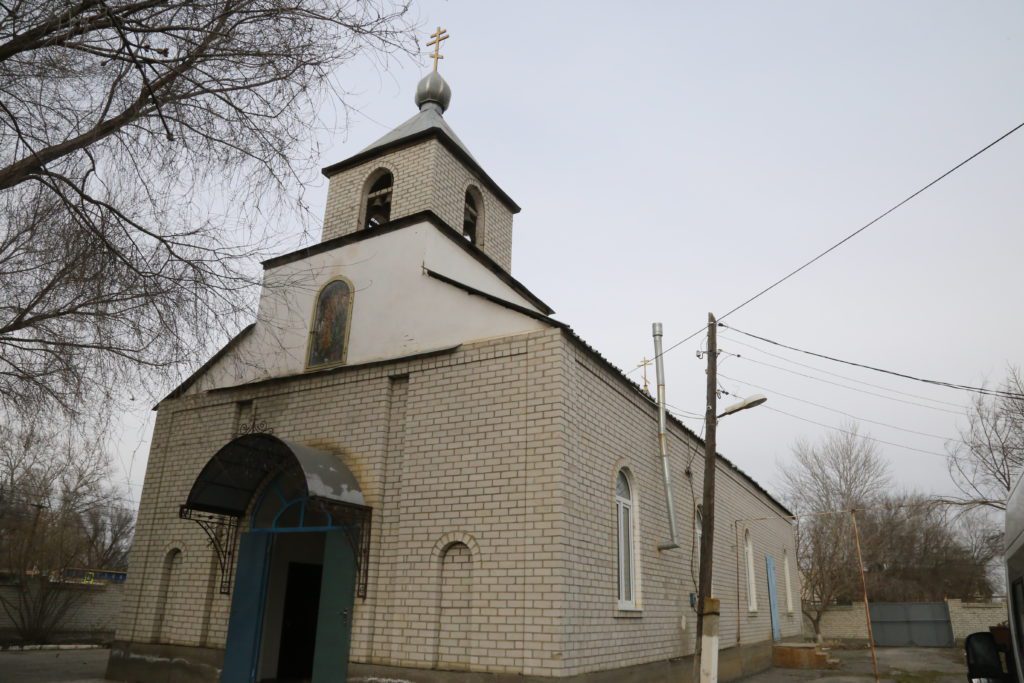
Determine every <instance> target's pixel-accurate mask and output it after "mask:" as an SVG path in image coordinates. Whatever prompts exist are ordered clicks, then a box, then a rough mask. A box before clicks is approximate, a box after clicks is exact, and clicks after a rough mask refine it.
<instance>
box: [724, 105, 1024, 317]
mask: <svg viewBox="0 0 1024 683" xmlns="http://www.w3.org/2000/svg"><path fill="white" fill-rule="evenodd" d="M1021 128H1024V122H1021V123H1019V124H1017V125H1016V126H1014V127H1013V128H1011V129H1010V130H1008V131H1007V132H1005V133H1003V134H1002V135H1000V136H999V137H998V138H996V139H995V140H993V141H992V142H990V143H988V144H987V145H985V146H984V147H982V148H981V149H979V150H978V151H977V152H975V153H974V154H972V155H971V156H969V157H967V158H966V159H964V160H963V161H961V162H960V163H958V164H957V165H956V166H954V167H953V168H951V169H949V170H948V171H946V172H945V173H943V174H942V175H940V176H939V177H938V178H935V179H934V180H932V181H931V182H930V183H928V184H927V185H925V186H924V187H922V188H920V189H919V190H917V191H916V192H913V193H912V194H910V195H907V197H905V198H904V199H902V200H901V201H900V202H898V203H897V204H895V205H893V206H892V207H891V208H889V209H887V210H885V211H884V212H882V213H881V214H879V215H878V216H876V217H875V218H872V219H871V220H870V221H868V222H867V223H865V224H864V225H862V226H861V227H859V228H857V229H856V230H854V231H853V232H851V233H850V234H849V235H847V236H846V237H844V238H843V239H841V240H839V241H838V242H836V243H835V244H833V245H832V246H831V247H829V248H828V249H826V250H825V251H823V252H821V253H820V254H818V255H817V256H815V257H814V258H812V259H811V260H810V261H807V262H806V263H804V264H803V265H802V266H800V267H799V268H797V269H796V270H793V271H790V272H789V274H787V275H785V276H783V277H782V278H780V279H778V280H776V281H775V282H773V283H772V284H770V285H768V286H767V287H765V288H764V289H762V290H761V291H760V292H758V293H757V294H755V295H754V296H752V297H750V298H749V299H747V300H746V301H744V302H743V303H741V304H740V305H739V306H736V307H735V308H733V309H731V310H730V311H728V312H727V313H726V314H725V315H723V316H721V317H720V318H719V320H724V319H725V318H726V316H729V315H732V314H733V313H735V312H736V311H738V310H740V309H741V308H743V307H744V306H746V305H747V304H749V303H751V302H753V301H755V300H757V299H759V298H761V297H762V296H764V295H765V294H767V293H768V292H770V291H771V290H773V289H775V288H776V287H778V286H779V285H781V284H782V283H783V282H785V281H786V280H788V279H789V278H791V277H793V276H794V275H796V274H797V273H799V272H800V271H802V270H803V269H804V268H807V267H808V266H810V265H811V264H813V263H814V262H816V261H818V260H819V259H821V258H823V257H824V256H827V255H828V254H830V253H831V252H833V251H835V250H836V249H838V248H839V247H841V246H842V245H844V244H846V243H847V242H849V241H850V240H852V239H853V238H854V237H856V236H857V235H859V234H861V233H862V232H864V231H865V230H867V229H868V228H870V227H871V226H872V225H874V224H875V223H877V222H878V221H880V220H882V219H883V218H885V217H886V216H888V215H889V214H891V213H892V212H893V211H895V210H896V209H898V208H900V207H901V206H903V205H904V204H906V203H907V202H909V201H910V200H911V199H913V198H914V197H916V196H917V195H919V194H921V193H922V192H924V191H925V190H928V189H929V188H931V187H932V186H933V185H935V184H936V183H938V182H939V181H941V180H943V179H944V178H946V177H947V176H950V175H952V174H953V173H955V172H956V171H958V170H959V169H960V168H962V167H963V166H965V165H967V164H968V163H970V162H971V161H973V160H974V159H976V158H978V157H979V156H981V155H982V154H984V153H985V152H987V151H988V150H990V149H992V148H993V147H995V146H996V145H998V144H999V143H1000V142H1002V141H1003V140H1005V139H1006V138H1008V137H1010V136H1011V135H1013V134H1014V133H1016V132H1017V131H1018V130H1020V129H1021Z"/></svg>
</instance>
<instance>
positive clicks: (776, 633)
mask: <svg viewBox="0 0 1024 683" xmlns="http://www.w3.org/2000/svg"><path fill="white" fill-rule="evenodd" d="M764 562H765V565H766V567H767V569H768V608H769V610H768V611H769V612H771V617H772V640H782V625H781V624H779V595H778V589H777V588H776V585H775V558H774V557H772V556H771V555H765V556H764Z"/></svg>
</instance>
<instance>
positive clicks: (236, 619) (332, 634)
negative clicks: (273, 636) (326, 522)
mask: <svg viewBox="0 0 1024 683" xmlns="http://www.w3.org/2000/svg"><path fill="white" fill-rule="evenodd" d="M282 533H323V534H325V551H324V552H325V555H324V564H323V567H324V569H323V578H322V579H321V588H320V595H321V612H320V617H319V618H318V620H317V642H316V644H317V647H316V649H315V650H314V654H313V667H314V668H313V683H345V681H346V680H347V679H348V654H349V646H350V644H351V638H352V609H353V607H354V597H355V582H356V571H355V552H354V550H353V549H352V547H351V543H350V541H349V538H348V531H347V529H346V528H345V527H339V526H329V527H328V526H325V527H298V528H277V529H254V530H252V531H247V532H245V533H244V534H242V535H241V538H240V541H239V546H238V564H237V571H236V574H235V584H234V585H235V588H234V595H233V596H232V599H231V616H230V618H229V621H228V636H227V642H226V643H225V650H224V667H223V669H222V670H221V677H220V683H256V680H257V676H258V674H259V663H260V655H261V648H260V644H261V641H262V636H263V615H264V610H265V609H266V603H267V590H268V588H269V578H270V558H271V553H272V549H273V545H274V543H273V539H274V535H275V534H282ZM325 598H327V602H328V603H329V604H328V605H326V606H325V604H324V603H325ZM325 607H326V609H325ZM328 644H329V647H325V645H328Z"/></svg>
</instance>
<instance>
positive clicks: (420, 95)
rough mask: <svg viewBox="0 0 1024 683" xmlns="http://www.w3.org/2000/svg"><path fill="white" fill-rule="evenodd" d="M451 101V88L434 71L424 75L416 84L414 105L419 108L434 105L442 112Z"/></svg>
mask: <svg viewBox="0 0 1024 683" xmlns="http://www.w3.org/2000/svg"><path fill="white" fill-rule="evenodd" d="M451 101H452V89H451V87H450V86H449V85H448V83H447V82H446V81H445V80H444V78H442V77H441V74H439V73H437V72H436V71H431V72H430V73H429V74H427V75H426V76H424V77H423V80H421V81H420V82H419V85H417V86H416V106H417V107H419V108H420V109H421V110H422V109H424V108H425V107H428V106H430V105H434V106H436V107H437V108H438V109H440V112H441V113H444V112H445V110H447V109H448V105H449V104H450V103H451Z"/></svg>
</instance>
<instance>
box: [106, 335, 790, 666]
mask: <svg viewBox="0 0 1024 683" xmlns="http://www.w3.org/2000/svg"><path fill="white" fill-rule="evenodd" d="M248 400H251V401H253V406H254V407H255V412H256V415H257V416H258V418H259V419H260V420H261V421H266V422H267V423H268V424H269V425H270V426H271V427H272V428H273V429H274V433H275V435H277V436H280V437H283V438H287V439H289V440H294V441H297V442H301V443H307V444H310V445H312V446H315V447H317V448H322V449H328V450H331V451H332V452H336V453H338V454H340V455H339V457H341V459H342V460H344V462H345V464H346V465H347V466H348V467H349V468H350V469H351V470H352V472H353V473H354V474H355V476H356V477H357V478H358V480H359V482H360V484H361V487H362V489H363V492H364V495H365V496H366V499H367V503H368V504H369V505H370V506H372V507H373V509H374V514H373V524H374V528H373V532H372V539H373V541H372V545H371V559H370V567H369V591H368V596H367V599H366V600H365V602H364V601H360V600H357V602H356V608H355V621H354V629H353V645H352V658H353V659H354V660H355V661H361V662H368V663H375V664H387V665H395V666H410V667H419V668H432V667H437V666H443V667H445V668H456V669H465V670H478V671H492V672H506V673H523V674H528V675H529V674H533V675H550V676H566V675H572V674H575V673H580V672H585V671H593V670H599V669H609V668H617V667H622V666H627V665H630V664H638V663H643V662H650V661H656V660H660V659H665V658H669V657H675V656H679V655H683V654H688V653H690V652H692V650H693V628H694V619H693V616H694V615H693V612H692V610H691V609H690V607H689V593H691V592H693V591H694V584H693V579H692V576H691V569H690V565H691V553H690V545H691V543H692V537H693V531H692V526H693V522H692V510H693V504H694V500H693V494H692V493H691V485H690V482H689V481H688V479H687V478H686V477H685V476H684V474H683V472H684V469H685V467H686V464H687V462H688V461H689V460H690V455H691V453H692V452H693V450H692V449H694V448H697V447H698V446H697V444H696V441H695V439H694V438H693V437H692V436H690V435H687V434H684V433H683V431H682V430H681V429H680V428H678V427H677V426H674V425H673V427H672V433H671V437H670V449H671V458H672V467H673V475H674V477H675V479H674V484H675V491H674V493H675V499H676V501H677V506H678V524H679V527H680V530H681V534H682V544H683V546H684V548H683V549H679V550H674V551H669V552H665V553H659V552H658V550H657V549H656V546H657V545H658V544H659V543H661V542H663V541H664V540H665V539H666V536H667V523H666V517H665V510H664V499H663V495H662V485H661V475H660V464H659V460H658V455H657V421H656V413H655V409H654V407H653V406H652V405H651V404H650V403H649V402H647V401H645V400H643V399H641V398H640V397H639V396H637V395H636V393H635V392H634V391H633V390H632V389H631V388H630V386H629V385H628V384H627V383H625V382H624V381H623V380H622V379H621V378H619V377H618V376H617V375H616V374H614V373H613V372H612V371H610V370H609V369H608V368H607V367H605V366H604V365H602V364H600V363H597V362H596V361H594V360H593V359H592V358H591V357H590V356H589V355H588V354H586V353H584V352H582V351H581V349H580V347H578V346H577V345H576V344H575V343H574V342H572V341H571V340H570V339H569V338H568V337H567V336H566V335H565V334H564V333H563V332H562V331H561V330H559V329H550V330H545V331H542V332H537V333H531V334H525V335H520V336H515V337H508V338H504V339H498V340H493V341H488V342H481V343H475V344H467V345H464V346H463V347H460V349H458V350H457V351H455V352H451V353H448V354H443V355H439V356H434V357H430V358H421V359H418V360H411V361H400V362H393V363H387V364H381V365H376V366H372V367H361V368H350V369H343V370H340V371H338V372H334V373H330V374H326V375H318V376H313V377H304V376H299V377H296V378H293V379H288V380H283V381H273V382H268V383H264V384H262V385H255V386H248V387H241V388H238V389H235V390H226V391H215V392H209V393H205V394H200V395H197V396H188V397H184V398H180V399H176V400H173V401H168V402H165V403H163V404H162V405H161V406H160V410H159V411H158V415H157V421H156V426H155V430H154V436H153V445H152V450H151V454H150V460H149V468H148V471H147V473H146V480H145V488H144V490H143V493H142V498H141V509H140V513H139V522H138V534H137V538H136V543H135V547H134V548H133V551H132V556H131V566H130V576H131V581H130V582H129V584H128V587H127V594H126V596H125V597H126V599H125V609H124V616H123V620H122V622H121V627H120V629H119V631H118V637H119V638H120V639H124V640H129V641H138V642H153V641H159V642H167V643H174V644H179V645H195V646H210V647H222V646H223V643H224V640H225V636H226V628H227V619H228V612H229V608H230V597H229V596H223V595H220V594H219V593H218V592H217V589H216V587H217V582H218V579H219V577H218V574H217V572H216V570H215V566H214V563H213V553H212V551H211V549H210V547H209V543H208V541H207V539H206V537H205V535H204V534H203V532H202V531H201V530H200V529H199V528H198V527H197V526H196V525H195V524H194V523H191V522H188V521H183V520H180V519H178V515H177V510H178V506H179V505H180V504H181V503H182V502H184V500H185V498H186V496H187V494H188V491H189V488H190V487H191V485H192V483H193V481H194V480H195V478H196V476H197V475H198V473H199V471H200V469H201V468H202V466H203V465H204V464H205V463H206V462H207V461H208V460H209V458H210V457H211V456H212V455H213V454H214V453H215V452H216V451H217V449H218V448H219V447H220V446H222V445H224V444H225V443H227V442H228V441H229V440H230V438H231V434H232V433H233V431H234V430H235V428H236V426H237V424H238V420H239V404H238V402H240V401H248ZM621 465H627V466H628V467H630V469H631V472H632V473H633V475H634V478H635V481H636V488H637V513H638V515H639V524H640V535H639V537H638V543H639V549H640V551H639V554H640V562H639V571H640V582H641V591H642V593H641V600H642V605H641V606H642V612H639V613H633V614H628V615H626V614H621V613H619V612H618V611H617V610H616V588H615V585H616V583H615V582H616V571H617V569H616V561H615V540H614V536H615V514H614V481H615V473H616V471H617V468H618V467H619V466H621ZM691 466H692V468H693V477H694V479H693V492H697V495H699V489H700V484H699V482H700V480H701V457H700V456H699V455H698V456H696V457H694V458H693V460H692V465H691ZM718 489H719V504H718V524H717V533H716V552H715V593H716V595H717V596H718V597H719V598H720V599H721V600H722V621H721V624H722V627H721V630H722V643H723V646H724V647H730V646H732V645H733V644H735V643H737V642H742V643H751V642H757V641H764V640H767V639H769V638H770V637H771V636H770V627H769V616H768V607H767V583H766V581H767V577H766V575H765V564H764V556H765V554H772V555H773V556H774V557H775V559H776V562H777V580H778V585H779V610H780V614H781V621H782V628H783V634H784V635H785V636H787V637H788V636H793V635H798V634H799V630H800V621H799V616H798V615H799V598H798V597H797V596H798V594H799V586H797V585H795V583H794V585H793V586H792V590H793V591H794V598H793V604H794V607H795V610H796V612H795V614H787V613H786V611H785V605H786V602H785V592H784V591H785V586H784V579H783V572H782V556H783V552H784V551H785V550H788V551H789V553H790V556H792V544H793V535H792V528H791V526H790V524H789V523H788V522H787V521H785V520H784V519H783V518H782V517H781V516H780V512H779V510H778V509H777V508H776V507H775V506H774V505H772V504H771V503H770V502H768V501H767V500H766V499H765V497H764V496H763V494H761V493H759V492H757V491H755V490H754V489H753V487H752V486H751V485H750V484H749V483H748V482H747V481H745V480H744V479H743V478H742V477H740V476H739V475H738V474H736V473H735V472H734V471H732V470H731V469H730V468H729V467H728V466H727V465H725V464H724V463H722V464H720V467H719V477H718ZM740 520H747V521H740ZM745 528H750V529H751V531H752V534H753V538H754V542H755V548H756V555H757V559H756V562H755V568H756V573H757V576H756V581H757V586H758V592H759V600H760V603H759V609H758V611H757V612H756V613H749V612H748V611H747V609H746V595H745V584H744V583H743V578H742V577H743V570H742V567H743V564H742V561H741V562H740V567H741V569H740V573H739V574H737V570H736V568H737V556H736V546H735V537H736V533H737V531H739V533H740V534H742V532H743V529H745ZM173 549H179V550H180V551H181V554H180V556H179V557H178V559H177V560H175V561H174V562H172V563H171V569H170V572H168V571H167V569H166V567H165V564H166V563H165V560H166V558H167V557H168V553H169V552H171V551H172V550H173ZM741 560H742V558H741ZM791 573H792V578H793V580H794V582H795V581H796V573H795V571H793V572H791ZM164 577H169V578H168V580H167V581H164ZM737 582H739V583H737ZM163 586H166V589H164V588H163ZM457 587H462V588H463V589H464V593H463V594H461V595H459V594H458V593H457V591H456V588H457ZM737 590H739V595H738V596H737ZM164 596H166V597H164ZM737 599H738V600H739V604H740V605H741V606H742V607H741V609H740V610H739V611H738V612H737V610H736V604H737ZM161 610H162V613H163V617H162V619H161V617H160V614H161ZM682 617H685V620H686V624H685V629H683V628H681V626H680V621H681V618H682Z"/></svg>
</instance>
